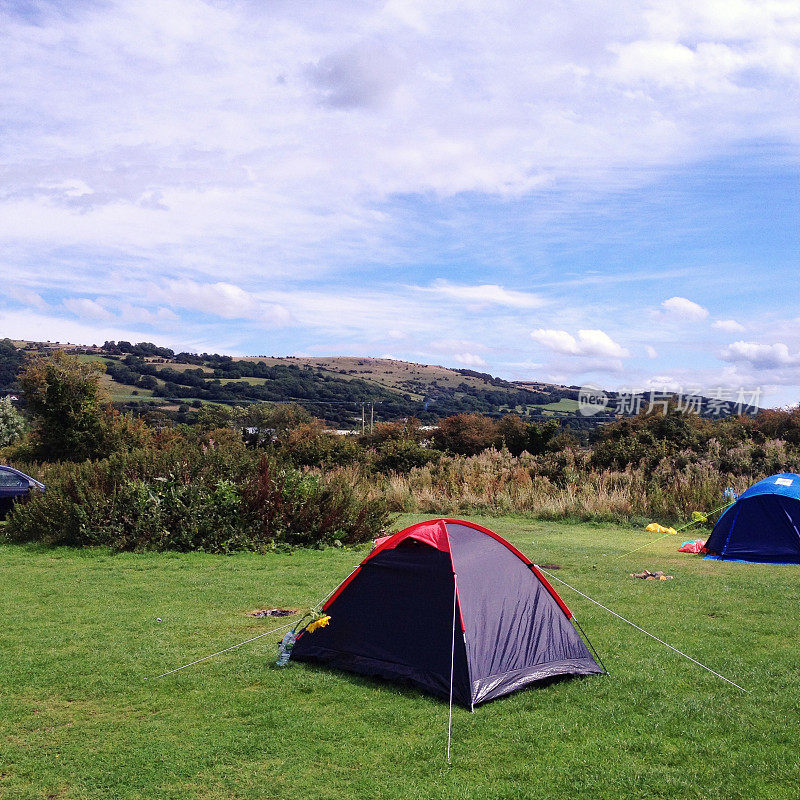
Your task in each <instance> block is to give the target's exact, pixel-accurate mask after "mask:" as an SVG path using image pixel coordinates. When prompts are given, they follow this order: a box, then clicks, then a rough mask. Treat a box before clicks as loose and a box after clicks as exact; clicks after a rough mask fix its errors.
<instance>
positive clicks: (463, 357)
mask: <svg viewBox="0 0 800 800" xmlns="http://www.w3.org/2000/svg"><path fill="white" fill-rule="evenodd" d="M453 358H454V359H455V360H456V362H457V363H458V364H464V365H465V366H467V367H485V366H486V362H485V361H484V360H483V359H482V358H481V357H480V356H479V355H476V354H475V353H455V354H454V355H453Z"/></svg>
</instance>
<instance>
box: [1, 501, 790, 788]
mask: <svg viewBox="0 0 800 800" xmlns="http://www.w3.org/2000/svg"><path fill="white" fill-rule="evenodd" d="M419 519H420V517H417V516H413V517H412V516H406V517H404V518H402V519H401V520H399V521H398V525H404V524H409V523H410V522H412V521H417V520H419ZM475 519H476V521H479V522H482V523H483V524H487V525H489V526H490V527H492V528H493V529H495V530H497V531H498V532H499V533H500V534H502V535H504V536H506V537H508V538H509V539H510V540H511V541H512V542H513V543H514V544H515V545H517V546H518V547H520V548H521V549H522V550H523V551H524V552H525V553H527V554H528V555H529V556H531V557H532V558H533V559H534V560H535V561H538V562H539V563H544V564H557V565H560V567H561V569H560V570H557V571H555V574H557V575H558V576H559V577H560V578H562V579H563V580H566V581H568V582H570V583H572V584H574V585H575V586H577V587H579V588H581V589H582V590H583V591H585V592H587V593H588V594H589V595H591V596H594V597H596V598H597V599H599V600H601V601H603V602H604V603H606V604H608V605H609V606H610V607H611V608H612V609H614V610H615V611H617V612H619V613H621V614H624V615H626V616H628V617H630V618H632V619H633V620H635V621H637V622H638V623H639V624H641V625H642V626H644V627H645V628H646V629H648V630H650V631H652V632H653V633H655V634H657V635H659V636H662V637H663V638H665V639H666V640H667V641H669V642H670V643H671V644H673V645H674V646H676V647H678V648H681V649H683V650H685V651H686V652H688V653H689V654H691V655H692V656H694V657H696V658H698V659H700V660H701V661H703V662H705V663H707V664H709V665H710V666H712V667H713V668H714V669H716V670H718V671H720V672H722V673H723V674H725V675H726V676H728V677H730V678H731V679H733V680H735V681H736V682H738V683H741V684H742V685H743V686H744V687H745V688H747V689H748V692H749V693H748V694H742V693H741V692H739V691H738V690H736V689H734V688H733V687H731V686H729V685H727V684H725V683H724V682H722V681H721V680H719V679H718V678H715V677H714V676H712V675H710V674H709V673H707V672H705V671H704V670H702V669H700V668H699V667H697V666H695V665H694V664H691V663H690V662H688V661H686V660H684V659H682V658H680V657H679V656H677V655H676V654H675V653H673V652H671V651H669V650H667V649H666V648H664V647H662V646H661V645H659V644H657V643H656V642H654V641H652V640H651V639H648V638H647V637H645V636H643V635H642V634H641V633H639V632H638V631H636V630H634V629H632V628H630V627H628V626H627V625H624V624H623V623H621V622H619V621H618V620H616V619H614V618H613V617H611V616H610V615H608V614H607V613H606V612H604V611H602V610H601V609H599V608H597V607H596V606H594V605H592V604H590V603H589V602H588V601H586V600H584V599H583V598H581V597H579V596H576V595H574V594H572V593H571V592H570V591H569V590H567V589H563V591H562V595H563V597H564V599H565V601H566V602H567V603H568V605H570V607H571V608H572V609H573V610H574V611H575V613H576V615H577V617H578V619H580V621H581V623H582V625H583V626H584V628H585V629H586V630H587V631H588V632H589V634H590V636H591V638H592V641H593V642H594V644H595V646H596V647H597V648H598V649H599V650H600V653H601V655H602V657H603V659H604V661H605V663H606V666H607V667H608V668H609V670H610V672H611V675H610V677H606V676H603V677H595V678H587V679H579V680H569V681H564V682H560V683H555V684H551V685H549V686H546V687H540V688H536V689H530V690H526V691H522V692H518V693H516V694H514V695H511V696H509V697H506V698H503V699H501V700H498V701H496V702H494V703H490V704H488V705H486V706H482V707H479V708H478V709H476V711H475V713H474V714H470V713H468V712H466V711H465V710H463V709H460V708H457V709H455V712H454V718H453V736H454V751H453V766H452V767H450V768H448V767H447V766H446V764H445V760H444V747H445V741H446V738H445V737H446V726H447V705H446V704H445V703H442V702H440V701H438V700H435V699H432V698H430V697H427V696H425V695H423V694H420V693H419V692H417V691H415V690H413V689H409V688H403V687H399V686H396V685H394V684H390V683H384V682H379V681H371V680H367V679H364V678H359V677H355V676H352V675H348V674H344V673H337V672H332V671H328V670H325V669H321V668H313V667H309V666H304V665H299V664H294V665H291V666H290V667H288V668H287V669H284V670H280V669H278V668H276V667H274V666H273V662H274V659H275V652H276V642H277V640H278V638H279V637H280V635H281V634H279V633H278V634H274V635H270V636H267V637H265V638H263V639H260V640H258V641H257V642H254V643H252V644H250V645H246V646H245V647H242V648H241V649H239V650H236V651H233V652H230V653H226V654H224V655H222V656H219V657H217V658H215V659H213V660H211V661H209V662H206V663H204V664H198V665H196V666H194V667H191V668H189V669H187V670H184V671H183V672H180V673H178V674H176V675H172V676H169V677H166V678H162V679H159V680H157V681H148V680H145V679H146V678H147V677H150V676H153V675H157V674H158V673H160V672H163V671H165V670H166V669H169V668H172V667H175V666H178V665H179V664H182V663H186V662H188V661H191V660H193V659H196V658H199V657H201V656H204V655H206V654H208V653H211V652H214V651H215V650H220V649H222V648H224V647H227V646H229V645H232V644H234V643H236V642H239V641H242V640H244V639H246V638H248V637H251V636H254V635H257V634H258V633H261V632H264V631H268V630H270V629H271V628H272V627H275V626H277V625H278V624H280V622H276V621H274V620H270V619H255V618H252V617H249V616H247V613H246V612H248V611H249V610H252V609H257V608H274V607H293V608H298V607H303V606H308V605H310V604H312V603H314V602H315V601H316V600H318V599H320V598H321V597H322V596H324V595H325V594H326V593H327V592H328V591H329V590H330V589H332V588H333V586H335V585H336V584H337V583H338V582H339V581H340V580H341V579H343V578H344V577H345V576H346V575H347V574H348V573H349V572H350V570H351V569H352V567H353V565H354V564H355V563H357V562H358V561H359V560H360V559H361V558H362V557H363V554H364V553H365V552H366V551H365V550H364V549H362V550H361V551H358V552H352V551H343V550H335V549H331V550H323V551H308V552H299V553H293V554H273V555H268V556H259V555H254V554H238V555H234V556H212V555H207V554H197V553H196V554H188V555H182V554H151V553H148V554H123V555H112V554H110V553H108V552H106V551H104V550H87V551H76V550H71V549H58V550H46V549H41V548H38V547H31V546H26V547H22V546H0V607H2V609H3V625H2V626H0V652H2V658H0V742H2V747H0V797H2V798H3V800H6V798H8V800H12V798H13V800H33V798H47V797H52V798H59V800H106V799H108V800H111V799H112V798H113V800H133V799H134V798H135V799H136V800H145V799H146V800H167V799H169V800H186V799H188V798H192V799H193V800H194V799H197V800H200V798H215V800H216V799H217V798H220V799H225V800H232V799H233V798H237V800H246V799H247V798H259V799H261V798H281V799H283V798H285V799H286V800H289V798H303V799H305V798H313V799H314V800H316V799H317V798H320V799H322V798H325V799H327V798H330V799H331V800H333V799H334V798H336V799H338V798H347V799H348V800H350V798H365V800H366V799H368V800H375V798H381V799H382V800H414V799H417V800H435V799H437V798H459V800H468V799H469V800H472V799H474V800H487V799H488V800H500V799H501V798H502V799H503V800H537V799H541V800H600V799H602V800H628V799H630V800H633V799H634V798H635V800H641V798H664V800H666V799H667V798H669V799H670V800H675V799H676V798H696V799H697V800H700V798H703V799H704V800H705V799H707V798H712V799H713V800H744V799H745V798H747V800H752V799H753V798H756V799H758V800H761V799H763V800H767V799H769V800H776V799H777V800H784V799H785V800H789V799H790V798H791V800H794V799H795V798H796V797H797V787H798V786H799V785H800V761H798V757H797V743H798V741H800V709H799V708H798V705H799V704H798V694H799V692H800V671H799V670H798V664H797V647H796V637H797V631H798V630H799V629H800V569H798V568H795V567H770V566H757V565H750V564H736V563H719V562H713V561H704V560H702V559H700V558H698V557H696V556H686V555H682V554H678V553H677V552H676V548H677V546H678V542H677V540H676V538H674V537H669V538H668V539H663V540H661V541H660V542H658V543H656V544H654V545H651V546H650V547H649V548H647V549H645V550H643V551H640V552H639V553H635V554H633V555H630V556H626V557H624V558H618V556H619V555H620V554H623V553H625V552H626V551H628V550H630V549H632V548H634V547H637V546H639V545H641V544H644V543H646V542H648V541H649V536H648V534H645V533H643V532H641V531H634V530H632V529H629V528H624V527H618V526H612V525H570V524H566V523H547V522H538V521H529V520H525V519H521V518H512V517H506V518H498V519H485V518H484V519H481V518H475ZM643 568H649V569H651V570H655V569H664V570H666V571H667V572H668V573H670V574H673V575H674V576H675V577H674V580H671V581H664V582H645V581H641V580H636V579H633V578H629V577H628V573H629V572H633V571H634V570H636V571H638V570H640V569H643ZM158 618H160V619H161V620H162V621H161V622H159V621H158ZM375 623H376V624H380V621H379V620H376V621H375ZM332 624H336V621H335V619H334V620H333V623H332Z"/></svg>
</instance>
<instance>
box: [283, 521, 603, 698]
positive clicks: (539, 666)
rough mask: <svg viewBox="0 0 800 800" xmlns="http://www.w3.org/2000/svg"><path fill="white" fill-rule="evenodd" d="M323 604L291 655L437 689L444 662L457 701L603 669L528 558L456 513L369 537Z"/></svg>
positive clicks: (443, 689) (444, 687) (442, 691)
mask: <svg viewBox="0 0 800 800" xmlns="http://www.w3.org/2000/svg"><path fill="white" fill-rule="evenodd" d="M323 611H324V613H326V614H330V616H331V622H330V625H329V626H328V627H325V628H318V629H317V630H315V631H314V632H313V633H309V632H307V631H303V632H302V633H301V634H300V636H299V637H298V638H297V641H296V643H295V645H294V648H293V649H292V658H293V659H295V660H297V661H315V662H322V663H325V664H329V665H330V666H333V667H337V668H339V669H344V670H348V671H350V672H357V673H360V674H362V675H372V676H380V677H383V678H389V679H395V680H405V681H409V682H411V683H413V684H415V685H416V686H418V687H420V688H421V689H423V690H425V691H428V692H431V693H432V694H436V695H439V696H442V697H448V696H449V694H450V681H451V668H452V682H453V686H452V691H453V700H454V701H455V702H457V703H459V704H461V705H463V706H466V707H467V708H473V707H474V706H475V705H477V704H478V703H484V702H486V701H487V700H493V699H495V698H497V697H501V696H503V695H505V694H509V693H510V692H513V691H516V690H517V689H521V688H522V687H523V686H526V685H528V684H530V683H534V682H536V681H541V680H545V679H548V678H553V677H556V676H561V675H593V674H599V673H601V672H602V671H603V670H601V668H600V667H599V666H598V665H597V663H596V662H595V660H594V658H592V655H591V653H590V652H589V650H588V648H587V647H586V645H585V644H584V642H583V640H582V639H581V637H580V636H579V634H578V632H577V630H576V629H575V626H574V625H573V623H572V614H571V612H570V610H569V609H568V608H567V606H566V605H565V604H564V602H563V601H562V600H561V598H560V597H559V596H558V594H557V593H556V591H555V589H553V587H552V586H551V585H550V584H549V583H548V582H547V580H546V579H545V577H544V576H543V575H542V574H541V572H540V571H539V570H538V569H537V568H536V566H535V565H534V564H533V563H531V561H529V560H528V559H527V558H526V557H525V556H524V555H523V554H522V553H520V552H519V550H517V549H516V548H514V547H513V546H512V545H511V544H509V543H508V542H507V541H505V539H503V538H501V537H500V536H498V535H497V534H496V533H493V532H492V531H490V530H488V529H487V528H482V527H481V526H480V525H475V524H474V523H472V522H464V521H463V520H455V519H437V520H431V521H429V522H421V523H419V524H417V525H412V526H411V527H410V528H406V529H405V530H403V531H400V532H399V533H396V534H394V535H393V536H390V537H388V538H386V539H384V540H383V541H380V542H379V544H378V546H377V547H376V548H375V549H374V550H373V551H372V552H371V553H370V554H369V555H368V556H367V557H366V558H365V559H364V560H363V561H362V562H361V564H360V565H359V566H358V567H357V568H356V570H355V571H354V572H353V573H352V574H351V575H350V577H349V578H348V579H347V580H346V581H345V582H344V583H342V584H341V586H339V588H338V589H337V590H336V591H335V592H334V594H333V595H332V596H331V598H330V599H329V600H328V601H327V602H326V603H325V605H324V606H323ZM454 631H455V632H454Z"/></svg>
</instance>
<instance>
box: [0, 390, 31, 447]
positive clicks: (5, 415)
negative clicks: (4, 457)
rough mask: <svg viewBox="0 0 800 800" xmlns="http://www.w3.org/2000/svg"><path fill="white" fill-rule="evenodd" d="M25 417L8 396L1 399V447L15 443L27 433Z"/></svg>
mask: <svg viewBox="0 0 800 800" xmlns="http://www.w3.org/2000/svg"><path fill="white" fill-rule="evenodd" d="M25 428H26V425H25V419H24V418H23V416H22V414H20V413H19V411H17V409H16V408H14V405H13V404H12V402H11V400H10V399H9V398H8V397H3V398H2V399H0V447H7V446H8V445H10V444H13V443H14V442H16V441H17V439H19V438H20V436H22V434H23V433H25Z"/></svg>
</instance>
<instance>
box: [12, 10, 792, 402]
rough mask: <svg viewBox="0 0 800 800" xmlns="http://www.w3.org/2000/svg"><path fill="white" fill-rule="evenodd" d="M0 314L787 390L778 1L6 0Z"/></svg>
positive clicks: (787, 197)
mask: <svg viewBox="0 0 800 800" xmlns="http://www.w3.org/2000/svg"><path fill="white" fill-rule="evenodd" d="M2 8H3V10H4V12H5V13H4V15H3V17H2V22H0V105H1V106H2V112H0V134H1V135H0V171H1V172H2V178H3V179H2V182H0V265H2V270H3V274H4V276H5V278H4V292H3V293H2V295H0V335H7V336H11V337H14V338H36V339H51V340H62V341H64V340H71V341H77V342H83V343H93V342H102V341H103V340H105V339H111V338H113V339H120V338H122V339H129V340H149V341H155V342H157V343H159V344H163V345H166V346H170V347H173V348H175V349H191V350H216V351H222V352H229V353H235V354H268V355H271V354H274V355H290V354H309V355H353V354H355V355H372V356H383V355H387V356H392V357H396V358H402V359H408V360H412V361H419V362H423V363H439V364H444V365H447V366H454V367H470V368H474V369H478V370H481V371H487V372H491V373H493V374H496V375H501V376H503V377H507V378H515V379H533V380H536V379H539V380H552V381H557V382H564V383H569V384H582V383H586V382H591V383H594V384H599V385H601V386H604V387H607V388H613V389H626V388H659V389H660V388H675V389H683V390H686V391H689V390H691V391H695V390H703V391H706V392H709V393H710V392H713V391H736V390H738V389H739V388H744V389H746V390H748V391H754V390H756V389H757V388H760V389H761V391H762V393H763V394H762V402H765V403H766V404H768V405H787V404H796V403H797V402H798V401H800V325H799V324H798V323H799V322H800V311H798V310H797V308H796V304H795V294H796V293H795V291H794V283H795V281H796V275H797V272H798V266H800V265H799V264H798V260H799V255H798V254H800V226H798V217H799V216H800V215H799V213H798V212H800V200H799V199H798V198H799V197H800V193H798V187H799V183H800V181H799V180H798V179H799V178H800V160H799V159H798V152H799V150H798V144H799V142H800V92H798V87H799V86H800V7H798V5H797V3H795V2H782V0H769V2H767V1H766V0H764V2H761V1H758V2H756V1H750V2H745V1H744V0H725V2H722V0H699V1H695V2H688V1H687V0H671V1H670V2H642V1H641V0H637V1H636V2H625V0H615V1H614V2H604V0H595V1H594V2H561V3H541V2H532V1H531V0H528V1H527V2H504V1H502V0H496V1H495V2H491V3H489V2H478V1H477V0H472V1H471V2H470V1H469V0H467V1H466V2H458V3H456V2H449V1H446V0H426V1H425V2H423V1H422V0H420V1H419V2H417V0H389V2H374V3H372V2H339V0H329V2H326V3H324V4H307V3H298V2H282V1H280V2H272V3H257V2H248V1H247V0H218V1H217V2H207V1H206V2H202V1H201V0H173V1H172V2H170V3H168V4H164V3H160V2H151V0H137V2H136V3H127V2H80V1H79V0H78V1H77V2H72V3H70V4H63V3H48V2H37V1H36V0H27V1H26V2H8V1H6V2H4V3H2Z"/></svg>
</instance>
